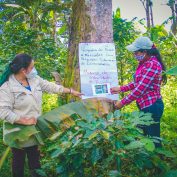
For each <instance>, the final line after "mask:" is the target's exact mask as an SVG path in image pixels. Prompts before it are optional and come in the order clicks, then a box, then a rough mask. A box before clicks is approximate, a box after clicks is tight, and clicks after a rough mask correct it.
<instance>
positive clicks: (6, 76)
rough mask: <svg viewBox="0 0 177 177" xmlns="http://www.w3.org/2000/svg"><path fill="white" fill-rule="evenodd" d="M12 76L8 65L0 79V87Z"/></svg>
mask: <svg viewBox="0 0 177 177" xmlns="http://www.w3.org/2000/svg"><path fill="white" fill-rule="evenodd" d="M11 74H12V71H11V69H10V64H8V65H7V66H6V68H5V70H4V72H3V73H2V75H1V78H0V86H2V85H3V84H4V82H6V81H7V80H8V79H9V76H10V75H11Z"/></svg>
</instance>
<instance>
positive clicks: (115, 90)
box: [110, 82, 135, 94]
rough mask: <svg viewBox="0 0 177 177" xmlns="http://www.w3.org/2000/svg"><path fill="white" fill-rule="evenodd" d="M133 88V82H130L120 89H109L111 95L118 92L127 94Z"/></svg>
mask: <svg viewBox="0 0 177 177" xmlns="http://www.w3.org/2000/svg"><path fill="white" fill-rule="evenodd" d="M134 88H135V84H134V82H130V83H129V84H127V85H124V86H121V87H112V88H111V89H110V92H111V94H117V93H120V92H127V91H130V90H133V89H134Z"/></svg>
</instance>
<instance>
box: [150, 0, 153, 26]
mask: <svg viewBox="0 0 177 177" xmlns="http://www.w3.org/2000/svg"><path fill="white" fill-rule="evenodd" d="M149 3H150V4H149V7H150V17H151V26H152V27H154V17H153V10H152V7H153V3H152V1H150V2H149Z"/></svg>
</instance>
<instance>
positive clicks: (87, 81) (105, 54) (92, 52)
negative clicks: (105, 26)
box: [79, 43, 118, 100]
mask: <svg viewBox="0 0 177 177" xmlns="http://www.w3.org/2000/svg"><path fill="white" fill-rule="evenodd" d="M79 65H80V78H81V92H82V93H84V94H85V95H84V96H83V97H82V98H83V99H85V98H92V97H106V98H109V99H112V100H117V99H118V95H117V94H116V95H111V94H110V88H111V87H115V86H118V74H117V63H116V55H115V46H114V44H113V43H80V44H79ZM105 84H106V85H105ZM99 85H100V87H101V86H102V87H103V88H102V89H103V90H104V89H105V88H107V89H108V91H107V92H105V91H100V89H99ZM95 86H98V88H97V93H96V90H95V88H94V87H95ZM101 92H103V93H101Z"/></svg>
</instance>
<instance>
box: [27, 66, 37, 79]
mask: <svg viewBox="0 0 177 177" xmlns="http://www.w3.org/2000/svg"><path fill="white" fill-rule="evenodd" d="M37 74H38V73H37V70H36V68H35V67H34V68H33V69H32V70H31V72H30V73H28V74H27V75H26V77H27V79H33V78H35V77H36V76H37Z"/></svg>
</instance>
